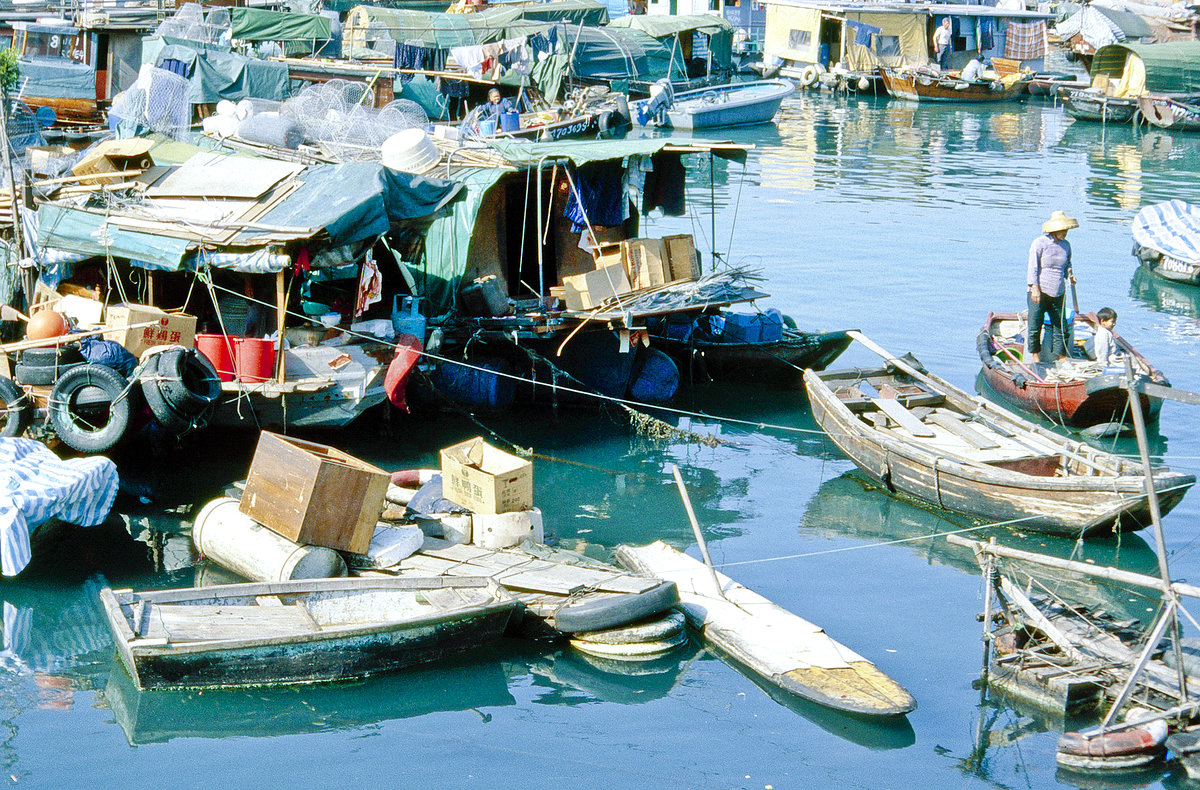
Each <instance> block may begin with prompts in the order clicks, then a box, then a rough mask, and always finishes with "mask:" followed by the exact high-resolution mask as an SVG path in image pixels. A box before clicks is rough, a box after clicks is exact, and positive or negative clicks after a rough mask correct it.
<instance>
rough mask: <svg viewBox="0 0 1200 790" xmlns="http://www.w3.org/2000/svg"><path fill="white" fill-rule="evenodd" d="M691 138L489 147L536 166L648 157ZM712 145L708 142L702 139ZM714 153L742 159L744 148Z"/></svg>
mask: <svg viewBox="0 0 1200 790" xmlns="http://www.w3.org/2000/svg"><path fill="white" fill-rule="evenodd" d="M690 142H691V141H689V140H687V139H686V138H678V137H671V138H665V137H657V138H652V139H647V140H556V141H554V142H549V143H536V142H527V141H524V140H496V141H495V142H493V143H491V147H492V148H493V149H494V150H495V151H496V153H498V154H500V155H501V156H502V157H504V158H505V159H507V160H508V161H510V162H512V163H513V164H514V165H518V166H530V165H537V163H538V162H543V161H552V160H554V159H569V160H570V161H571V162H572V163H573V164H574V165H575V166H576V167H578V166H580V165H586V164H587V163H588V162H603V161H610V160H613V159H624V158H625V157H627V156H650V155H653V154H656V153H658V152H659V151H662V150H663V149H665V148H667V147H673V148H678V147H687V146H688V145H689V144H690ZM704 142H705V144H708V145H712V142H711V141H704ZM712 153H713V155H714V156H719V157H721V158H722V159H733V160H735V161H737V162H745V161H746V150H745V149H744V148H734V147H730V148H714V149H713V151H712Z"/></svg>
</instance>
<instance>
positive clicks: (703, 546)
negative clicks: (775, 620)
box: [671, 464, 725, 598]
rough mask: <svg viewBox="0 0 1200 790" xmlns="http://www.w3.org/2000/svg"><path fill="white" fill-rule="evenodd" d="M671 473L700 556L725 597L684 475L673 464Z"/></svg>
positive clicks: (719, 593)
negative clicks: (689, 495) (685, 483)
mask: <svg viewBox="0 0 1200 790" xmlns="http://www.w3.org/2000/svg"><path fill="white" fill-rule="evenodd" d="M671 474H673V475H674V476H675V485H676V486H677V487H678V488H679V496H680V497H681V498H682V499H683V509H684V510H686V511H687V517H688V521H689V522H690V523H691V525H692V534H693V535H695V536H696V543H698V544H699V545H700V556H701V557H703V558H704V564H705V565H707V566H708V572H709V573H711V574H712V580H713V587H715V588H716V591H717V595H719V596H720V597H722V598H724V597H725V591H724V590H722V589H721V580H720V578H718V577H717V569H716V568H714V567H713V561H712V557H710V556H708V543H706V542H705V540H704V533H703V532H701V531H700V522H698V521H697V520H696V511H694V510H692V500H691V498H689V497H688V492H687V486H685V485H684V484H683V475H681V474H679V467H678V466H676V465H675V464H671Z"/></svg>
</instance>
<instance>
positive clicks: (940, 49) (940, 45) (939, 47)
mask: <svg viewBox="0 0 1200 790" xmlns="http://www.w3.org/2000/svg"><path fill="white" fill-rule="evenodd" d="M952 36H953V33H952V32H951V30H950V17H946V18H945V19H943V20H942V24H941V25H939V26H938V28H937V30H934V31H933V53H934V56H935V57H936V58H937V64H938V66H940V67H941V69H942V71H945V70H946V69H948V68H950V39H951V37H952Z"/></svg>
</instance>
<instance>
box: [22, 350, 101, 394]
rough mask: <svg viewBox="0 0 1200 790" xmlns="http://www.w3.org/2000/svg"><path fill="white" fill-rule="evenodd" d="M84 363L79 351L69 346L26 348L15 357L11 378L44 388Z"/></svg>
mask: <svg viewBox="0 0 1200 790" xmlns="http://www.w3.org/2000/svg"><path fill="white" fill-rule="evenodd" d="M84 361H85V360H84V358H83V354H81V353H80V352H79V349H77V348H74V347H71V346H58V347H57V348H27V349H25V350H24V351H22V352H21V353H20V356H18V357H17V364H16V367H15V368H14V370H13V377H14V378H15V379H16V380H17V381H18V382H20V383H21V384H25V385H27V386H46V385H49V384H53V383H54V382H56V381H58V379H59V377H60V376H62V374H64V373H66V372H67V371H68V370H70V369H72V368H75V367H78V366H80V365H82V364H84Z"/></svg>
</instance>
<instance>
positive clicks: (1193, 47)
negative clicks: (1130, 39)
mask: <svg viewBox="0 0 1200 790" xmlns="http://www.w3.org/2000/svg"><path fill="white" fill-rule="evenodd" d="M1130 55H1136V56H1137V57H1139V58H1141V59H1142V63H1144V64H1145V66H1146V90H1148V91H1151V92H1153V93H1200V41H1171V42H1167V43H1165V44H1108V45H1106V46H1103V47H1100V49H1098V50H1096V55H1095V57H1093V58H1092V75H1093V76H1095V75H1097V74H1107V75H1109V77H1112V78H1116V79H1120V77H1121V74H1122V73H1124V71H1125V61H1126V59H1128V57H1129V56H1130Z"/></svg>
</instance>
